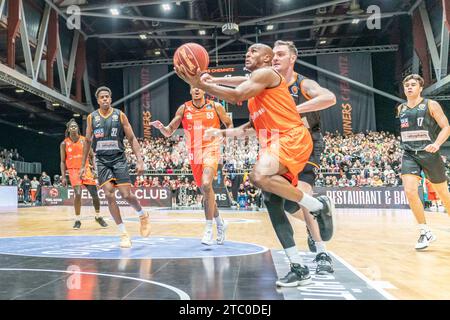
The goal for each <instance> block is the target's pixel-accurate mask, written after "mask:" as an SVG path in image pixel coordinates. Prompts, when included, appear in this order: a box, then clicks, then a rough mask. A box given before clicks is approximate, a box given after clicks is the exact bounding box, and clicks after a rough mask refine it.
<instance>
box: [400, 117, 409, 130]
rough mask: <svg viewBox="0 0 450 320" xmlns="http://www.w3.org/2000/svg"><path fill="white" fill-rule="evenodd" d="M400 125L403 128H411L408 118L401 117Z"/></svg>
mask: <svg viewBox="0 0 450 320" xmlns="http://www.w3.org/2000/svg"><path fill="white" fill-rule="evenodd" d="M400 127H401V128H409V122H408V118H401V119H400Z"/></svg>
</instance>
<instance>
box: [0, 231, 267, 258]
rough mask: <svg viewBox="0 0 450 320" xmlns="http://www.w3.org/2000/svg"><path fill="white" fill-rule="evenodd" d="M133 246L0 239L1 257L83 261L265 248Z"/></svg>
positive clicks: (174, 242)
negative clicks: (124, 247)
mask: <svg viewBox="0 0 450 320" xmlns="http://www.w3.org/2000/svg"><path fill="white" fill-rule="evenodd" d="M132 242H133V247H132V248H130V249H122V248H120V247H119V238H118V237H117V236H42V237H17V238H0V254H8V255H19V256H32V257H48V258H84V259H123V258H127V259H181V258H205V257H232V256H244V255H254V254H259V253H263V252H265V251H267V248H265V247H262V246H258V245H254V244H250V243H241V242H234V241H226V242H225V244H224V245H212V246H205V245H203V244H201V242H200V239H198V238H181V237H150V238H141V237H134V238H132Z"/></svg>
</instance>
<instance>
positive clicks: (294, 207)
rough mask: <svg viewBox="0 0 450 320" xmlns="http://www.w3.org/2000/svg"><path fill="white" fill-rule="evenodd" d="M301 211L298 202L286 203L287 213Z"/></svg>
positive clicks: (287, 201)
mask: <svg viewBox="0 0 450 320" xmlns="http://www.w3.org/2000/svg"><path fill="white" fill-rule="evenodd" d="M300 209H301V207H300V205H299V204H298V203H297V202H294V201H291V200H285V201H284V211H287V212H289V213H290V214H294V213H296V212H297V211H298V210H300Z"/></svg>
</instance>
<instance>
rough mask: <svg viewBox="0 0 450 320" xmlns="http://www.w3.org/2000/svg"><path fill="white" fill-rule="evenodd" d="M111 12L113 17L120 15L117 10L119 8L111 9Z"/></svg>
mask: <svg viewBox="0 0 450 320" xmlns="http://www.w3.org/2000/svg"><path fill="white" fill-rule="evenodd" d="M109 11H110V12H111V14H112V15H113V16H118V15H119V14H120V11H119V9H117V8H111V9H109Z"/></svg>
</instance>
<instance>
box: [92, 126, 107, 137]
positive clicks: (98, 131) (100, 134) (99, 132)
mask: <svg viewBox="0 0 450 320" xmlns="http://www.w3.org/2000/svg"><path fill="white" fill-rule="evenodd" d="M94 136H95V137H96V138H97V139H98V138H103V137H104V136H105V132H104V131H103V128H99V129H95V130H94Z"/></svg>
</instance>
